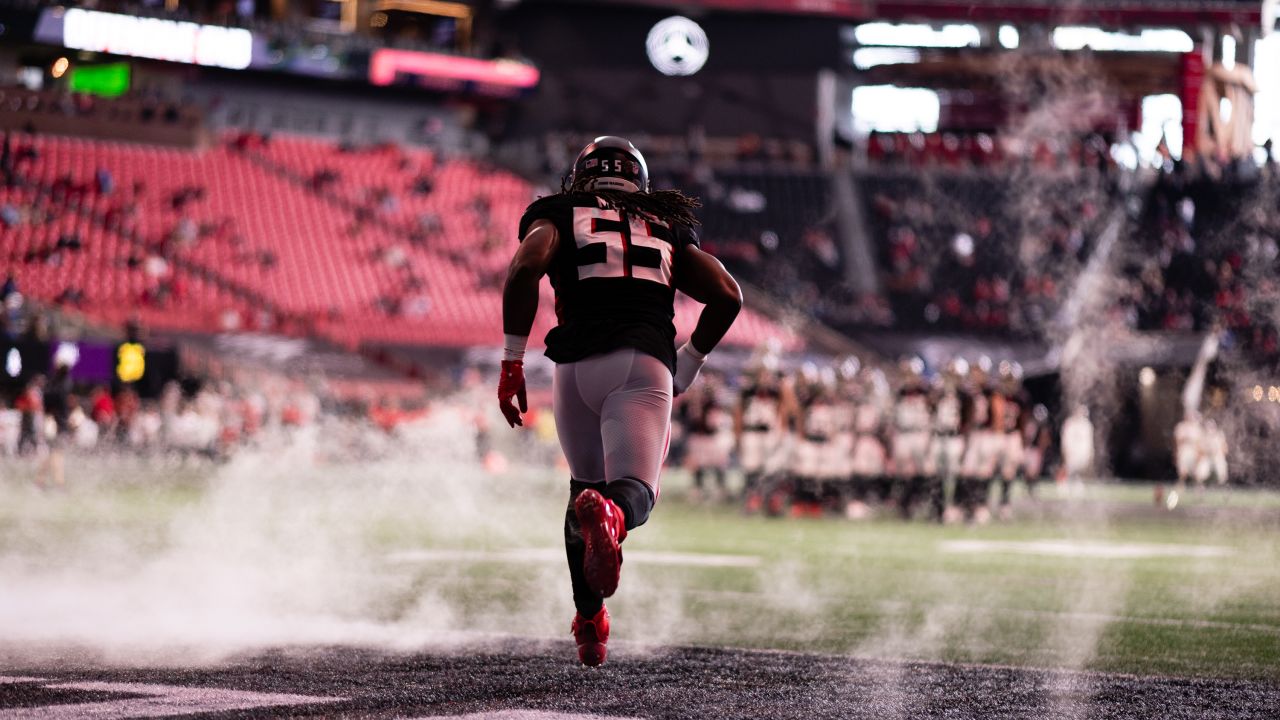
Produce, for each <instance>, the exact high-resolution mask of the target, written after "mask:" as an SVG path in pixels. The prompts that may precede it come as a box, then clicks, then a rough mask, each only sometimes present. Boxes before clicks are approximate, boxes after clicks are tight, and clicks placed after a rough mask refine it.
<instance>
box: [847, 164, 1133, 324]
mask: <svg viewBox="0 0 1280 720" xmlns="http://www.w3.org/2000/svg"><path fill="white" fill-rule="evenodd" d="M858 183H859V186H860V188H861V189H862V194H863V201H864V204H865V206H866V210H867V213H866V215H867V217H868V219H869V224H870V226H871V228H870V229H871V232H872V234H873V236H874V239H875V247H876V248H877V251H878V252H879V255H880V256H879V262H880V266H881V271H882V274H883V277H884V281H885V282H884V285H885V288H886V290H887V293H888V296H889V298H890V301H891V303H892V306H893V311H894V314H895V316H896V318H897V322H898V326H899V327H901V328H903V329H914V330H924V329H928V330H932V331H939V330H940V331H950V332H968V333H979V334H997V335H1013V336H1026V335H1029V334H1031V333H1033V332H1034V330H1035V328H1040V327H1043V325H1044V322H1045V320H1046V319H1047V318H1048V317H1049V315H1050V314H1051V313H1052V312H1053V310H1054V309H1055V308H1056V306H1057V304H1058V303H1059V302H1060V301H1061V300H1062V299H1063V297H1062V290H1063V288H1062V286H1061V285H1062V281H1063V280H1064V279H1065V278H1069V277H1072V276H1074V274H1075V271H1076V270H1078V269H1079V267H1080V266H1081V265H1082V263H1084V262H1085V260H1086V259H1087V258H1088V255H1089V252H1090V249H1091V246H1092V242H1093V240H1094V239H1095V238H1096V236H1097V233H1098V232H1099V231H1100V229H1101V225H1102V221H1103V219H1104V218H1105V217H1106V216H1107V212H1106V210H1107V208H1108V207H1110V206H1111V204H1112V203H1114V202H1117V201H1118V196H1117V195H1115V194H1113V193H1112V192H1111V191H1112V190H1113V189H1114V186H1113V178H1112V177H1111V176H1110V175H1109V174H1107V173H1104V172H1099V171H1098V170H1096V169H1091V168H1087V167H1086V168H1084V169H1076V168H1074V167H1072V166H1068V167H1067V168H1066V169H1062V170H1059V169H1055V168H1054V167H1048V168H1046V167H1040V166H1038V165H1035V164H1029V163H1017V164H1009V165H1005V166H1001V167H991V168H972V167H946V166H941V167H937V166H935V167H932V168H930V169H928V170H927V171H924V172H922V171H921V170H920V168H918V167H911V166H909V165H907V164H905V163H899V164H897V165H893V164H886V165H880V166H876V167H873V168H871V169H869V170H867V171H865V172H863V173H860V174H859V177H858ZM1045 205H1047V206H1048V207H1044V206H1045ZM1031 206H1035V207H1036V208H1037V209H1038V210H1039V211H1038V212H1035V213H1029V212H1027V208H1028V207H1031Z"/></svg>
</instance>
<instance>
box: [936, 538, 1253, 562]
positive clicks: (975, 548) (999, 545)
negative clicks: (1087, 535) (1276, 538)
mask: <svg viewBox="0 0 1280 720" xmlns="http://www.w3.org/2000/svg"><path fill="white" fill-rule="evenodd" d="M938 548H939V549H940V550H942V551H943V552H948V553H964V554H973V553H987V552H992V553H1014V554H1020V555H1046V556H1051V557H1065V558H1101V559H1106V560H1140V559H1146V558H1178V557H1184V558H1218V557H1228V556H1230V555H1234V554H1235V550H1234V549H1233V548H1229V547H1223V546H1221V545H1177V544H1172V543H1167V544H1164V543H1112V542H1105V541H1095V540H1088V541H1076V540H1028V541H1016V540H944V541H942V542H940V543H938Z"/></svg>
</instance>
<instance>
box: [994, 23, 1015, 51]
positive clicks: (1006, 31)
mask: <svg viewBox="0 0 1280 720" xmlns="http://www.w3.org/2000/svg"><path fill="white" fill-rule="evenodd" d="M996 38H997V39H998V40H999V41H1000V47H1002V48H1004V49H1005V50H1016V49H1017V48H1018V45H1019V43H1020V42H1021V38H1020V37H1019V36H1018V28H1016V27H1014V26H1012V25H1001V26H1000V30H999V31H998V32H997V33H996Z"/></svg>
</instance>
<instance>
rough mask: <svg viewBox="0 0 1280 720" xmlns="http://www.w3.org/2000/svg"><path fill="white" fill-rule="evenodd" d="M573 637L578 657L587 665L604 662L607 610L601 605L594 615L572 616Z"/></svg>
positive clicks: (606, 652)
mask: <svg viewBox="0 0 1280 720" xmlns="http://www.w3.org/2000/svg"><path fill="white" fill-rule="evenodd" d="M572 629H573V639H574V641H575V642H577V643H578V659H579V660H581V661H582V664H583V665H586V666H587V667H596V666H597V665H602V664H604V659H605V656H607V655H608V654H609V648H607V647H605V644H606V643H608V642H609V611H608V610H606V609H605V608H604V607H603V606H601V608H600V612H598V613H596V616H595V617H593V618H591V619H590V620H588V619H587V618H585V617H583V616H582V615H575V616H574V618H573V628H572Z"/></svg>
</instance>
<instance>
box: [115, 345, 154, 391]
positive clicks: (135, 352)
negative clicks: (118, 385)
mask: <svg viewBox="0 0 1280 720" xmlns="http://www.w3.org/2000/svg"><path fill="white" fill-rule="evenodd" d="M146 371H147V351H146V349H145V348H143V347H142V346H141V345H139V344H138V343H131V342H127V343H121V345H120V347H119V348H117V349H116V377H118V378H120V382H122V383H134V382H138V381H139V380H141V379H142V376H143V375H144V374H145V373H146Z"/></svg>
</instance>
